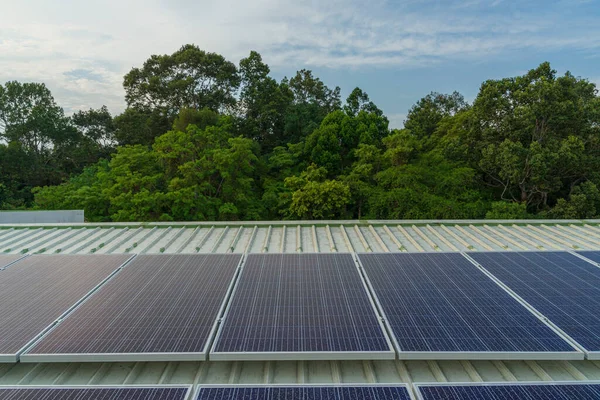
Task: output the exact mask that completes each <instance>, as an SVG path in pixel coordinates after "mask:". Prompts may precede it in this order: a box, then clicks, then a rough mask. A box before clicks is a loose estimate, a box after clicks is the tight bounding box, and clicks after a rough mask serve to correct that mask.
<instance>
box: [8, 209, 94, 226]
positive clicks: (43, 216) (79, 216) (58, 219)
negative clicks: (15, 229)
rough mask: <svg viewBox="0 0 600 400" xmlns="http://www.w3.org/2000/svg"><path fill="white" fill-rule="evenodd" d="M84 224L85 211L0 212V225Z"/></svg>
mask: <svg viewBox="0 0 600 400" xmlns="http://www.w3.org/2000/svg"><path fill="white" fill-rule="evenodd" d="M77 222H83V210H59V211H0V224H32V223H33V224H36V223H37V224H58V223H77Z"/></svg>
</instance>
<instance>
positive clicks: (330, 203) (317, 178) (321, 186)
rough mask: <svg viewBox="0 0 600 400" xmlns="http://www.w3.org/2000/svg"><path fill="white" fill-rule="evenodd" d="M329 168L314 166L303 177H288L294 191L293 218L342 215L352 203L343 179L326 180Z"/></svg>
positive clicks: (289, 212)
mask: <svg viewBox="0 0 600 400" xmlns="http://www.w3.org/2000/svg"><path fill="white" fill-rule="evenodd" d="M326 176H327V170H326V169H325V168H322V167H321V168H317V167H316V166H315V165H311V166H309V167H308V169H307V170H306V171H305V172H303V173H302V174H301V175H300V176H299V177H289V178H286V179H285V185H286V187H288V188H289V189H290V190H292V191H293V194H292V200H291V204H290V208H289V210H288V212H287V214H288V216H289V217H292V218H300V219H325V218H339V217H341V216H342V215H344V213H345V207H346V205H347V204H348V203H349V202H350V188H348V186H347V185H346V184H344V183H343V182H339V181H336V180H329V179H325V177H326Z"/></svg>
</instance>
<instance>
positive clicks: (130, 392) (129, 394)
mask: <svg viewBox="0 0 600 400" xmlns="http://www.w3.org/2000/svg"><path fill="white" fill-rule="evenodd" d="M189 390H190V387H188V386H181V387H172V386H169V387H93V386H85V387H84V386H81V387H61V386H47V387H42V386H40V387H27V386H21V387H16V386H13V387H0V400H39V399H43V400H185V399H186V397H187V394H188V392H189Z"/></svg>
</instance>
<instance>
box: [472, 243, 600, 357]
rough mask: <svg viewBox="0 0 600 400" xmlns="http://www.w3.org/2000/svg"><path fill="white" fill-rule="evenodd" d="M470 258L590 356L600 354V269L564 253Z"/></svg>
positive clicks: (483, 255) (521, 253)
mask: <svg viewBox="0 0 600 400" xmlns="http://www.w3.org/2000/svg"><path fill="white" fill-rule="evenodd" d="M469 255H470V256H471V257H472V258H473V259H474V260H476V261H477V262H478V263H479V264H481V265H482V266H483V267H484V268H485V269H486V270H488V271H489V272H490V273H492V274H493V275H494V276H495V277H496V278H498V279H499V280H500V281H502V283H504V284H505V285H506V286H508V287H509V288H510V289H512V290H513V291H514V292H515V293H516V294H518V295H519V296H520V297H521V298H523V299H524V300H525V301H526V302H527V303H529V304H530V305H531V306H533V307H534V308H535V309H536V310H537V311H539V312H540V313H542V314H543V315H544V316H546V317H547V318H548V319H549V320H550V321H551V322H552V323H554V324H555V325H556V326H558V327H559V328H560V329H561V330H562V331H563V332H565V333H566V334H567V335H569V336H570V337H571V338H573V339H574V340H575V341H576V342H577V343H579V344H580V345H581V346H582V347H583V348H585V349H586V350H587V351H588V352H598V351H600V312H598V310H600V268H598V267H597V266H595V265H593V264H591V263H589V262H586V261H584V260H582V259H580V258H578V257H576V256H574V255H573V254H569V253H566V252H541V251H540V252H519V253H508V252H505V253H502V252H494V253H471V254H469ZM597 356H598V354H597V355H596V357H597ZM591 357H593V358H595V356H593V355H592V356H591Z"/></svg>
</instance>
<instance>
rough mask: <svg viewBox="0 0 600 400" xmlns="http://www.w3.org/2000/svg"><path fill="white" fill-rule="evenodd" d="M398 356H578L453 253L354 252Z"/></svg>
mask: <svg viewBox="0 0 600 400" xmlns="http://www.w3.org/2000/svg"><path fill="white" fill-rule="evenodd" d="M358 257H359V261H360V262H361V264H362V265H363V268H364V270H365V273H366V276H367V281H368V283H369V285H370V286H371V289H372V291H373V293H374V296H375V297H376V301H377V303H378V305H379V307H380V309H381V310H382V313H383V314H384V316H385V320H386V323H387V324H388V326H389V327H390V328H391V331H392V333H393V335H392V336H393V338H394V340H395V343H396V347H397V349H398V355H399V357H400V358H401V359H471V358H474V357H476V358H481V359H582V358H583V354H582V353H581V352H579V351H577V350H576V349H575V348H574V347H573V346H571V345H570V344H569V343H568V342H566V341H565V340H564V339H563V338H562V337H561V336H560V335H558V334H557V333H556V332H555V331H554V330H553V329H552V328H550V327H549V326H547V325H546V324H544V323H543V322H542V321H541V320H540V319H539V318H537V317H536V316H535V315H533V314H532V313H531V312H530V311H529V310H528V309H527V308H526V307H525V306H523V305H522V304H521V303H520V302H519V301H517V300H516V299H515V298H513V297H512V296H511V295H510V294H508V293H507V292H506V291H504V290H503V289H502V288H501V287H500V286H498V285H497V284H496V283H495V282H494V281H493V280H492V279H490V278H489V277H488V276H487V275H486V274H485V273H483V272H482V271H481V270H479V268H477V267H476V266H475V265H474V264H472V263H471V262H470V261H469V260H467V259H466V258H465V257H464V256H463V255H462V254H460V253H412V254H411V253H395V254H393V253H385V254H374V253H369V254H359V256H358Z"/></svg>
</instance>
